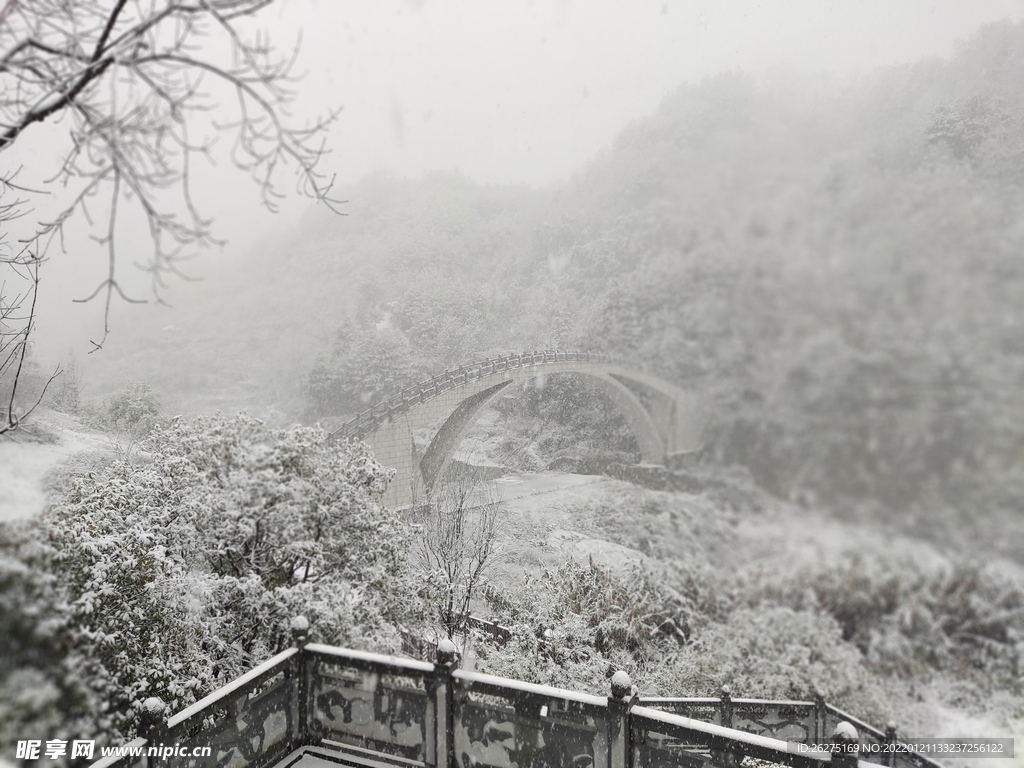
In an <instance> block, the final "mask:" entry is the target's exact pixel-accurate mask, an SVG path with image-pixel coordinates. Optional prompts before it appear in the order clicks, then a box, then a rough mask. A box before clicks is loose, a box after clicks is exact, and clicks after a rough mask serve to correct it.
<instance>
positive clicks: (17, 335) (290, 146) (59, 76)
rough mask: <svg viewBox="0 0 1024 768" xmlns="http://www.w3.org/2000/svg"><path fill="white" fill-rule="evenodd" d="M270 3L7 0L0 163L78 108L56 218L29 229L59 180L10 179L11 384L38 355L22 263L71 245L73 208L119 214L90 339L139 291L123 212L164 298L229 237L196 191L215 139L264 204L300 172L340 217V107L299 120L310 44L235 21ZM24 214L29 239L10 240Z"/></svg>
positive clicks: (1, 47)
mask: <svg viewBox="0 0 1024 768" xmlns="http://www.w3.org/2000/svg"><path fill="white" fill-rule="evenodd" d="M274 1H275V0H191V2H185V1H184V0H113V1H111V0H75V2H68V0H8V2H6V3H5V4H4V5H3V6H2V9H0V158H5V157H7V156H8V155H7V153H8V152H9V151H10V149H11V147H13V146H14V145H15V143H16V142H17V141H18V140H19V139H20V138H21V137H22V136H23V135H24V134H25V132H26V131H27V130H29V129H30V128H31V127H32V126H33V125H36V124H38V123H41V122H43V121H45V120H47V119H48V118H51V117H54V116H56V115H67V116H68V118H69V122H70V127H69V130H68V146H67V148H66V150H65V151H64V152H63V155H62V158H61V159H62V162H61V165H60V168H59V170H58V171H57V173H56V175H55V176H54V178H53V179H51V180H50V181H49V182H48V183H49V184H54V185H59V186H60V187H61V188H67V189H68V190H69V192H68V194H69V201H68V202H67V203H66V204H63V207H61V208H60V209H59V212H58V213H57V214H56V215H51V216H49V217H48V218H47V219H46V220H37V221H36V223H35V224H34V225H33V224H32V222H31V218H29V217H30V215H31V213H32V211H33V208H34V202H35V199H36V198H37V197H38V196H39V195H41V194H46V193H48V192H50V190H49V189H45V190H36V189H29V188H27V187H23V186H19V185H17V184H16V183H15V181H14V179H15V176H16V175H17V173H8V174H6V175H4V174H3V173H0V225H4V226H2V227H0V268H2V269H8V270H9V271H10V272H11V274H10V275H9V276H5V277H4V279H3V280H2V282H3V284H4V286H5V289H4V290H5V291H6V290H10V291H11V293H9V294H8V293H4V294H0V308H2V309H0V339H6V340H7V341H8V342H10V343H9V344H8V345H7V347H3V346H0V357H4V355H5V353H4V349H5V348H6V349H7V351H8V352H10V351H11V349H13V348H14V347H13V346H12V345H15V342H14V341H13V340H15V339H18V340H19V341H17V345H19V346H18V349H19V355H15V356H14V357H11V356H10V355H7V356H6V357H5V358H4V359H7V358H9V359H8V360H7V362H6V363H0V382H2V381H3V380H4V379H5V377H7V378H10V377H12V376H13V377H14V378H15V379H17V378H18V377H19V376H20V375H21V374H20V371H21V370H22V368H21V367H19V366H16V365H15V360H16V359H20V358H21V356H23V355H24V354H27V344H28V334H29V333H30V332H31V320H32V318H33V317H34V310H29V311H28V312H27V313H26V312H24V311H22V310H21V309H20V306H21V302H23V301H26V300H27V299H28V297H29V296H31V298H32V301H33V302H34V300H35V297H36V294H37V292H38V280H36V281H35V282H33V281H32V278H31V276H30V275H29V274H28V273H27V272H26V271H25V270H26V269H27V268H30V269H31V270H32V271H33V272H32V274H35V275H36V276H38V268H39V265H40V264H42V263H44V262H45V261H46V258H47V255H48V253H49V248H50V246H51V245H52V244H53V242H54V239H55V238H59V239H60V243H61V247H62V248H63V245H64V226H65V225H66V224H67V222H68V221H69V220H70V219H71V218H72V217H73V216H74V215H75V214H77V213H80V214H81V215H82V217H83V218H84V219H85V222H86V223H87V224H88V225H89V226H90V227H91V226H94V224H93V219H92V216H91V214H90V210H89V208H90V207H91V201H94V200H96V199H98V200H100V201H101V202H100V207H101V208H102V209H103V213H104V214H105V215H106V219H107V221H106V226H105V227H104V234H103V235H102V236H99V237H97V238H94V239H96V240H97V241H98V242H100V243H102V244H103V245H104V246H105V247H106V249H107V271H106V277H105V278H104V279H103V280H101V281H100V282H99V283H98V285H96V287H95V288H94V289H93V290H92V291H91V292H89V293H88V295H87V296H86V297H85V298H84V299H81V301H90V300H92V299H95V298H96V297H98V296H99V295H100V294H103V296H104V309H103V334H102V337H100V338H99V340H98V341H93V342H92V343H93V345H94V349H99V348H101V347H102V345H103V344H104V343H105V341H106V339H107V337H108V335H109V333H110V308H111V302H112V299H113V296H114V295H115V294H117V295H118V296H119V297H120V298H121V299H123V300H125V301H128V302H137V301H139V300H138V299H133V298H129V297H128V296H127V295H126V294H125V291H124V289H123V286H122V285H121V283H120V282H119V281H118V280H117V278H116V263H117V251H118V249H117V248H116V247H115V245H116V242H115V241H116V237H117V229H118V227H117V226H116V222H117V220H118V218H119V217H123V216H132V215H141V216H142V217H143V218H144V219H145V221H146V222H147V223H148V225H149V236H150V240H151V243H152V250H151V252H150V255H149V258H148V259H147V260H146V261H145V262H144V263H141V264H139V266H140V267H141V268H142V269H143V270H144V271H146V272H148V273H150V275H151V282H152V293H153V296H154V298H156V300H157V301H162V297H161V289H162V288H164V287H165V285H166V283H165V277H167V276H168V275H173V276H175V277H179V278H183V279H190V278H189V277H188V276H187V275H186V274H185V273H184V272H183V271H182V269H181V267H180V264H181V262H182V261H184V260H185V259H187V258H189V257H190V256H191V255H193V253H194V251H195V249H200V248H204V247H208V246H210V245H213V244H216V243H218V242H219V241H218V240H217V239H216V238H215V237H214V234H213V231H212V225H213V221H212V219H211V217H209V216H206V215H204V214H203V213H202V211H201V210H200V206H199V205H198V204H197V201H196V200H195V198H194V196H193V194H192V188H191V179H192V171H193V168H192V166H193V162H192V161H193V159H194V157H193V156H196V155H198V156H200V157H205V158H207V159H208V160H209V159H211V155H210V148H211V146H212V144H213V142H214V141H215V140H216V138H217V137H218V136H221V135H224V134H227V135H230V136H232V137H233V147H232V153H231V157H232V162H233V163H234V165H235V166H236V167H237V168H239V169H240V170H242V171H245V172H247V173H249V175H250V176H251V177H252V178H253V180H254V181H255V182H256V184H257V185H258V186H259V188H260V192H261V197H262V202H263V205H264V206H265V207H266V208H267V209H268V210H271V211H274V210H276V209H277V204H278V203H277V201H278V200H279V199H280V198H281V197H282V191H281V189H280V184H281V178H282V174H283V173H284V172H285V169H286V168H288V167H289V166H290V167H291V169H292V170H293V171H294V173H295V176H296V184H297V191H298V192H299V193H300V194H302V195H305V196H308V197H311V198H313V199H314V200H316V201H318V202H321V203H323V204H324V205H326V206H327V207H328V208H330V209H331V210H332V211H334V212H336V213H340V210H339V207H338V206H339V205H340V204H341V203H342V202H343V201H340V200H335V199H333V198H332V197H331V189H332V186H333V182H334V180H333V177H328V176H326V175H324V174H323V173H322V171H321V170H320V167H321V163H322V161H323V158H324V157H325V155H326V153H327V150H326V148H325V144H324V139H323V137H324V134H325V133H326V131H327V130H328V128H329V127H330V125H331V123H333V122H334V120H336V119H337V117H338V114H339V111H338V110H333V111H328V112H327V113H326V115H325V116H323V117H321V118H319V119H317V120H314V121H313V122H312V123H309V124H302V125H298V124H295V123H294V121H293V120H292V119H291V118H290V116H289V112H288V106H289V104H291V103H292V102H293V101H294V99H295V91H294V90H293V88H294V86H295V85H296V83H297V82H298V80H299V78H297V77H296V76H295V75H294V70H295V65H296V60H297V59H296V57H297V54H298V45H296V46H295V47H294V48H293V49H289V50H285V51H279V50H278V49H277V48H276V47H275V45H274V44H273V43H272V42H271V41H270V39H269V38H268V37H267V36H266V35H264V34H260V33H259V32H257V33H255V34H252V35H249V34H243V32H242V29H241V27H240V26H239V22H240V21H241V20H242V19H247V18H252V17H255V16H257V15H258V14H259V13H260V12H261V11H262V10H264V9H266V8H267V7H269V6H270V5H272V4H273V2H274ZM246 29H248V27H246ZM225 62H230V63H225ZM213 112H216V116H217V117H216V120H214V119H211V117H210V116H209V115H210V113H213ZM202 133H205V136H202V138H201V139H200V140H198V141H196V140H195V139H194V138H193V134H194V135H195V136H201V135H202ZM108 193H109V194H108ZM16 221H17V222H19V224H18V226H19V227H22V234H21V235H19V236H16V238H15V239H14V240H13V241H12V240H10V238H9V234H10V233H11V232H13V231H14V229H13V227H12V222H16ZM8 278H9V279H8ZM19 285H31V288H30V289H22V288H19V287H18V286H19ZM17 323H27V325H23V326H19V327H17V328H15V327H14V326H15V325H17ZM8 420H9V419H8Z"/></svg>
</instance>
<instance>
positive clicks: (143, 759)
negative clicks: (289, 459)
mask: <svg viewBox="0 0 1024 768" xmlns="http://www.w3.org/2000/svg"><path fill="white" fill-rule="evenodd" d="M307 630H308V623H307V622H306V621H305V619H302V618H301V617H299V618H298V619H296V620H295V621H293V624H292V631H293V636H294V638H295V647H293V648H290V649H288V650H286V651H284V652H283V653H280V654H278V655H277V656H275V657H273V658H272V659H270V660H269V661H267V662H265V663H264V664H261V665H260V666H259V667H257V668H256V669H254V670H252V671H251V672H249V673H248V674H246V675H244V676H242V677H241V678H239V679H238V680H236V681H234V682H233V683H231V684H229V685H227V686H225V687H224V688H221V689H220V690H218V691H216V692H214V693H213V694H211V695H210V696H208V697H206V698H205V699H202V700H201V701H199V702H196V703H195V704H194V705H192V706H191V707H188V708H187V709H185V710H183V711H182V712H180V713H178V714H176V715H174V716H172V717H170V718H168V719H164V718H163V714H162V704H161V703H160V702H159V700H157V699H149V700H147V702H146V704H145V708H146V712H147V717H146V719H145V720H144V722H143V726H142V728H141V731H142V737H141V738H139V739H136V740H135V741H134V742H132V743H131V744H130V745H127V746H132V747H135V748H136V749H137V750H138V752H137V754H135V755H134V756H122V757H111V758H104V759H103V760H101V761H99V762H97V763H94V764H93V766H92V768H158V767H159V768H178V767H179V766H180V767H181V768H199V767H200V766H209V768H213V767H214V766H218V768H221V767H223V768H269V767H270V766H274V765H276V764H279V763H281V762H282V761H283V760H284V759H285V757H287V756H288V755H290V754H292V753H294V752H295V750H298V749H300V748H304V747H311V748H312V747H316V748H319V749H327V750H334V751H335V752H337V753H344V754H346V755H349V756H351V755H355V756H356V757H361V758H363V759H364V762H365V760H374V761H375V762H377V763H380V762H381V761H380V760H379V759H377V758H375V757H374V756H377V757H378V758H379V757H381V756H390V757H389V758H388V760H387V761H386V762H390V763H391V764H395V765H398V764H401V765H407V766H409V768H415V766H432V767H434V768H441V767H442V766H444V768H457V767H458V766H466V765H476V766H481V768H486V767H488V766H492V767H493V768H516V766H523V765H572V766H579V768H585V767H586V766H590V767H591V768H626V766H632V768H661V767H662V766H686V767H687V768H691V767H692V766H694V765H703V764H704V762H705V761H709V760H710V761H711V762H712V763H713V764H715V765H721V766H734V765H739V762H741V761H742V758H743V757H744V756H749V757H752V758H756V759H759V760H764V761H767V762H769V763H774V764H778V765H788V766H793V768H827V766H826V764H829V763H831V765H832V766H835V767H836V768H840V766H843V767H844V768H854V767H855V766H856V764H857V763H856V760H855V759H854V760H853V761H850V760H848V759H845V758H844V759H840V758H838V757H837V756H832V757H831V758H830V756H829V755H828V754H827V753H823V752H820V751H812V750H809V749H799V748H798V746H799V745H810V744H827V743H829V741H830V740H834V739H836V738H842V735H841V731H842V730H843V728H845V729H846V731H847V732H849V729H850V725H852V726H853V727H854V728H855V729H856V731H857V732H858V733H859V738H860V743H861V744H862V745H866V744H870V743H872V742H871V740H872V739H875V738H878V737H879V733H880V732H878V731H876V730H875V729H873V728H871V727H870V726H869V725H867V724H866V723H861V722H860V721H858V720H857V719H856V718H853V717H850V716H849V715H846V714H845V713H842V712H841V711H840V710H837V709H835V708H833V707H830V706H829V705H827V704H824V703H823V702H822V701H821V700H820V699H819V700H818V701H814V702H810V701H807V702H801V701H797V702H793V701H768V700H757V699H732V698H731V696H729V694H728V691H725V692H723V696H721V697H719V698H717V699H715V698H708V699H653V698H649V699H640V698H639V697H638V696H637V695H636V689H635V688H634V687H633V686H632V684H631V682H630V681H629V678H628V676H626V674H625V673H624V672H619V673H616V674H615V675H614V676H613V677H612V680H611V695H610V696H594V695H591V694H585V693H578V692H574V691H567V690H562V689H558V688H551V687H547V686H541V685H533V684H530V683H524V682H521V681H516V680H509V679H505V678H500V677H493V676H491V675H485V674H480V673H477V672H471V671H464V670H460V669H458V664H457V662H458V657H457V652H456V650H455V647H454V645H452V644H451V643H450V642H447V641H442V642H441V643H440V644H439V647H438V652H437V660H436V661H435V662H434V663H428V662H424V661H416V660H413V659H402V658H397V657H393V656H385V655H380V654H374V653H364V652H360V651H352V650H346V649H342V648H335V647H333V646H328V645H320V644H307V643H306V634H307ZM840 718H841V719H842V720H844V721H845V722H846V724H847V725H845V726H843V727H842V728H837V727H836V726H837V725H839V723H840ZM787 719H788V721H787ZM783 721H787V722H783ZM890 736H891V738H893V739H895V732H892V733H891V734H888V735H887V734H882V738H889V737H890ZM165 745H168V746H169V745H174V746H175V747H176V748H177V749H176V751H175V752H174V753H173V754H168V753H167V751H166V750H163V751H161V750H162V749H163V747H164V746H165ZM196 748H199V749H203V748H208V750H207V751H206V752H205V753H204V754H198V753H193V751H192V750H193V749H196ZM150 749H153V750H154V752H153V753H150V752H149V750H150ZM886 757H887V760H888V762H887V763H886V764H887V765H900V766H914V767H915V768H938V766H937V764H936V763H933V762H932V761H930V760H927V759H926V758H924V757H921V756H919V755H899V756H895V755H893V754H892V753H891V752H890V753H887V755H886ZM895 759H900V760H902V762H895V763H894V762H892V761H893V760H895ZM860 765H861V766H862V767H864V766H868V765H870V764H869V763H866V762H865V761H860Z"/></svg>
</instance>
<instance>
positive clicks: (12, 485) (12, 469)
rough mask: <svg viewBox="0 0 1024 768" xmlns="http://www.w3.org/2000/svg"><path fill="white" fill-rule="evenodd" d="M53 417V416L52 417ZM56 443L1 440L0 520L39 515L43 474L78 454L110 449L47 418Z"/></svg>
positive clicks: (98, 437)
mask: <svg viewBox="0 0 1024 768" xmlns="http://www.w3.org/2000/svg"><path fill="white" fill-rule="evenodd" d="M55 416H56V415H55ZM45 424H46V427H47V429H48V430H50V431H51V432H54V433H56V434H57V436H58V440H57V442H56V443H28V442H15V441H14V440H10V439H6V440H5V439H4V438H3V437H0V520H18V519H25V518H29V517H33V516H34V515H38V514H39V513H40V512H42V511H43V509H44V508H45V506H46V502H47V495H46V484H45V479H46V475H47V474H48V473H49V472H50V471H51V470H52V469H54V468H55V467H57V466H59V465H60V464H61V463H63V462H64V461H67V460H68V459H69V458H70V457H71V456H74V455H75V454H77V453H83V452H93V451H98V450H103V449H106V448H109V441H108V439H107V438H106V437H105V436H103V435H101V434H98V433H92V432H87V431H84V430H79V429H74V428H72V427H71V426H69V425H67V422H66V421H65V420H64V419H58V418H53V419H52V420H51V419H50V418H47V420H46V422H45Z"/></svg>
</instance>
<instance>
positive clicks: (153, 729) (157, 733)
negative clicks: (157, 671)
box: [139, 696, 167, 768]
mask: <svg viewBox="0 0 1024 768" xmlns="http://www.w3.org/2000/svg"><path fill="white" fill-rule="evenodd" d="M164 709H165V707H164V703H163V701H161V700H160V699H159V698H157V697H156V696H150V697H149V698H148V699H146V700H145V701H144V702H142V717H141V718H140V719H139V735H140V736H141V737H142V738H144V739H145V740H146V749H147V753H148V750H149V749H151V748H152V747H159V746H162V745H163V743H164V739H165V738H166V735H167V720H166V719H165V718H164ZM162 762H163V758H162V757H161V756H160V755H156V756H152V757H151V756H149V755H148V754H147V756H146V764H147V765H148V766H150V768H154V767H155V766H158V765H160V764H161V763H162Z"/></svg>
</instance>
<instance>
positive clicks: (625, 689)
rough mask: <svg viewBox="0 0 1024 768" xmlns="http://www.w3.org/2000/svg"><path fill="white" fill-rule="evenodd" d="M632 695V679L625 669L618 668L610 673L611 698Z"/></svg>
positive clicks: (624, 697)
mask: <svg viewBox="0 0 1024 768" xmlns="http://www.w3.org/2000/svg"><path fill="white" fill-rule="evenodd" d="M632 695H633V681H632V680H631V679H630V677H629V674H628V673H627V672H626V671H625V670H622V669H620V670H619V671H618V672H616V673H615V674H614V675H612V698H613V699H628V698H629V697H630V696H632Z"/></svg>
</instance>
